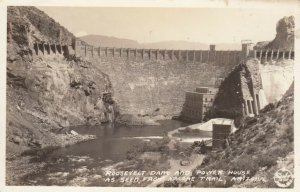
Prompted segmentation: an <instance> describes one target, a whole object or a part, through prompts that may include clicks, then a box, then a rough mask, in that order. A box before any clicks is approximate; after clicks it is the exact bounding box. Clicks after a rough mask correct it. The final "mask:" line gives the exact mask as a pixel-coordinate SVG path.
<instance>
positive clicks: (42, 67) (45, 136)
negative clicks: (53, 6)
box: [6, 7, 116, 154]
mask: <svg viewBox="0 0 300 192" xmlns="http://www.w3.org/2000/svg"><path fill="white" fill-rule="evenodd" d="M7 29H8V34H7V35H8V36H7V40H8V43H7V66H6V67H7V90H6V95H7V110H6V111H7V128H6V131H7V135H6V136H7V154H11V153H18V152H22V151H24V150H26V149H28V148H32V147H45V146H54V145H61V143H62V142H66V143H67V142H69V143H70V140H71V139H69V140H68V141H65V140H66V138H64V137H59V136H58V134H55V133H57V132H59V130H62V129H63V128H64V127H68V126H72V125H83V124H101V123H102V122H106V121H109V119H111V118H109V117H110V116H111V115H110V113H112V112H111V111H112V110H111V107H112V106H115V102H114V101H113V100H112V98H110V99H109V100H108V99H103V93H104V92H111V93H112V94H113V91H112V86H111V82H110V79H109V77H108V75H106V74H105V73H103V72H102V70H101V69H99V68H95V65H96V64H97V63H91V62H88V61H85V60H74V59H69V58H65V57H64V56H63V55H57V54H52V55H43V54H40V55H36V54H34V53H33V50H32V47H33V46H32V45H33V43H34V42H36V41H37V42H43V41H45V42H48V41H49V42H61V43H64V44H70V43H71V39H72V37H74V36H73V34H71V33H70V32H69V31H67V30H66V29H65V28H63V27H62V26H60V25H59V24H58V23H56V22H55V21H54V20H53V19H52V18H50V17H49V16H47V15H46V14H45V13H43V12H42V11H40V10H38V9H37V8H34V7H8V26H7ZM113 112H116V110H114V111H113ZM59 133H61V132H59ZM59 135H60V136H61V135H62V134H59Z"/></svg>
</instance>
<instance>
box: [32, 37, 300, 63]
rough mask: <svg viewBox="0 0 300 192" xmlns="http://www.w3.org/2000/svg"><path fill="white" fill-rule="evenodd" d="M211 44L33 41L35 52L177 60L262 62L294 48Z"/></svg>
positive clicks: (291, 55)
mask: <svg viewBox="0 0 300 192" xmlns="http://www.w3.org/2000/svg"><path fill="white" fill-rule="evenodd" d="M215 48H216V46H215V45H210V49H209V50H167V49H140V48H139V49H133V48H115V47H94V46H91V45H87V44H86V43H84V42H82V41H81V40H79V39H76V40H73V42H72V44H71V45H66V44H63V45H62V44H58V43H47V42H35V43H34V44H33V49H34V50H33V53H34V54H35V55H57V54H58V55H64V56H68V55H75V56H76V57H83V58H102V57H106V58H107V57H109V58H127V59H138V60H172V61H173V60H177V61H185V62H200V63H212V62H213V63H216V64H220V63H222V64H227V63H234V64H239V63H240V62H242V60H243V59H245V58H249V57H252V58H256V59H259V60H260V61H261V62H263V61H267V60H279V59H294V50H283V49H282V50H280V49H278V50H253V49H252V47H251V46H250V43H242V49H241V50H226V51H224V50H215Z"/></svg>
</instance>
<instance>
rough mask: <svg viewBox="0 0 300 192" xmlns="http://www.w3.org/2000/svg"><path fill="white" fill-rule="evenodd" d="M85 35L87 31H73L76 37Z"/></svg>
mask: <svg viewBox="0 0 300 192" xmlns="http://www.w3.org/2000/svg"><path fill="white" fill-rule="evenodd" d="M85 35H88V33H87V32H85V31H79V32H78V33H75V36H76V37H82V36H85Z"/></svg>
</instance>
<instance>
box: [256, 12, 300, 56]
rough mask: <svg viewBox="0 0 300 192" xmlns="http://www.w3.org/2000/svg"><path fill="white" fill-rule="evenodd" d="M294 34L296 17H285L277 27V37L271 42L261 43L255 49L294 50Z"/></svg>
mask: <svg viewBox="0 0 300 192" xmlns="http://www.w3.org/2000/svg"><path fill="white" fill-rule="evenodd" d="M294 32H295V18H294V16H289V17H284V18H282V19H280V20H279V21H278V23H277V26H276V37H275V38H274V39H273V40H272V41H271V42H268V41H264V42H259V43H257V45H256V46H255V47H254V48H255V49H286V50H290V49H294V39H295V36H294Z"/></svg>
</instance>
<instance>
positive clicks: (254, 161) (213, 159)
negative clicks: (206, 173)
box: [191, 84, 294, 187]
mask: <svg viewBox="0 0 300 192" xmlns="http://www.w3.org/2000/svg"><path fill="white" fill-rule="evenodd" d="M293 86H294V85H293V84H292V85H291V87H290V89H289V90H288V91H287V92H286V94H285V95H284V96H283V98H282V99H281V100H280V101H278V102H276V103H274V104H273V103H272V104H269V105H267V106H266V107H265V108H264V109H262V110H261V113H260V115H258V116H256V117H252V118H246V120H245V122H244V124H243V126H241V127H240V129H239V130H238V131H236V132H235V133H234V134H232V135H231V136H230V137H229V145H228V146H227V147H226V148H225V149H222V150H219V151H216V152H211V153H208V155H207V157H206V158H205V159H204V163H203V165H201V166H200V167H199V169H203V170H218V169H223V170H244V171H246V170H249V171H250V172H249V175H248V176H250V177H263V178H265V181H264V182H258V183H255V182H253V181H252V182H251V181H242V182H241V183H239V184H236V183H234V182H231V181H229V180H230V179H231V178H232V177H234V176H235V175H230V176H229V177H227V179H225V180H226V182H225V183H224V182H211V183H203V182H194V183H192V184H191V186H194V187H212V186H214V187H230V186H233V187H237V186H245V187H278V186H277V185H276V184H275V183H274V181H273V176H274V174H275V172H276V171H278V170H279V169H280V168H282V167H285V168H286V169H289V171H291V173H293V167H294V163H293V161H294V160H293V151H294V116H293V115H294V87H293ZM290 187H292V185H291V186H290Z"/></svg>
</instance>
